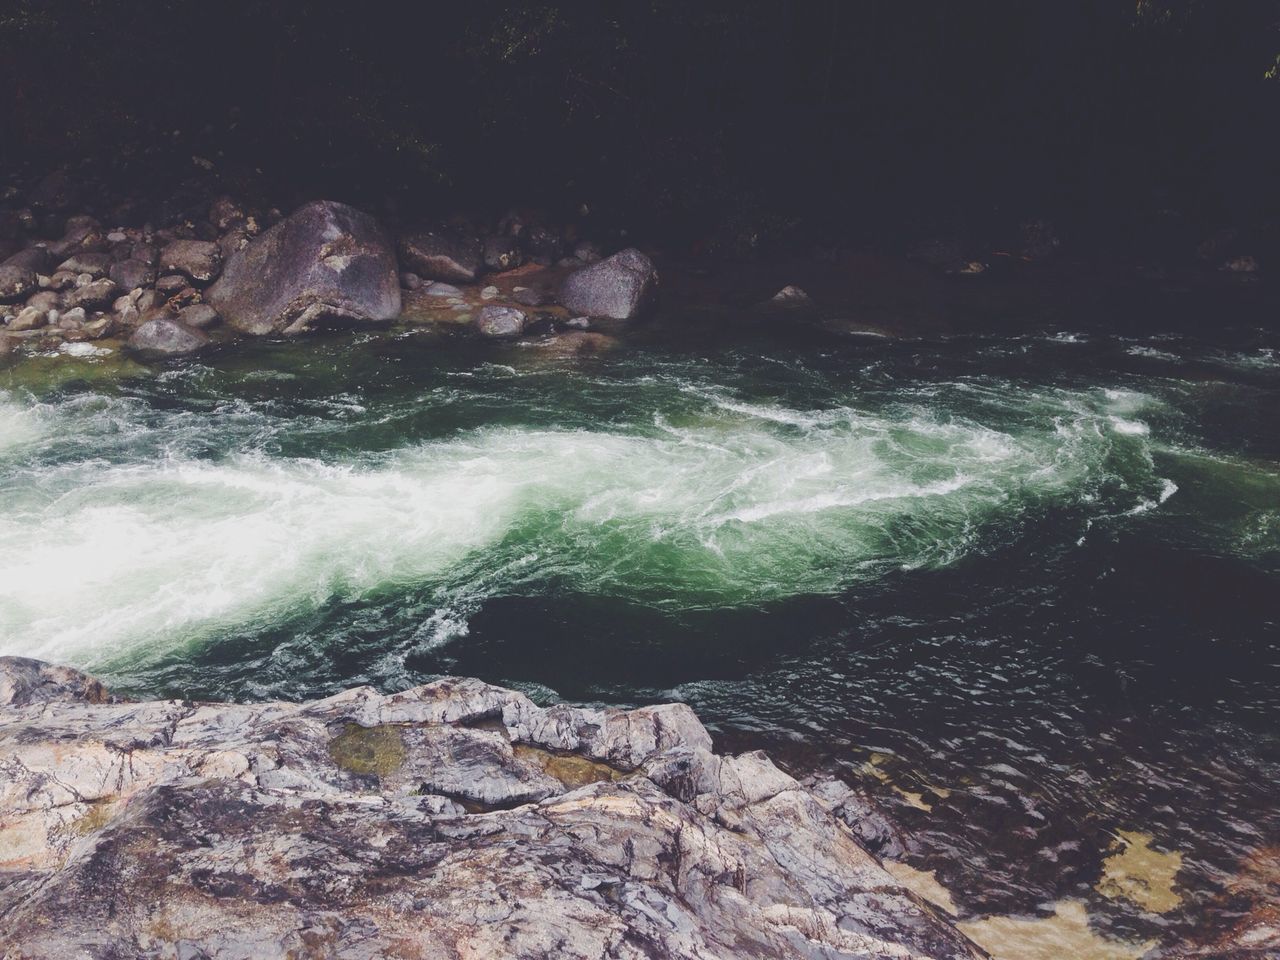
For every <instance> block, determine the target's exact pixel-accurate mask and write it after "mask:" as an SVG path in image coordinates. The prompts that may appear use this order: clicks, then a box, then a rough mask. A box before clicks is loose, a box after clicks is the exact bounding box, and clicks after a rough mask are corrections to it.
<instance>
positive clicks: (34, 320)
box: [8, 307, 49, 333]
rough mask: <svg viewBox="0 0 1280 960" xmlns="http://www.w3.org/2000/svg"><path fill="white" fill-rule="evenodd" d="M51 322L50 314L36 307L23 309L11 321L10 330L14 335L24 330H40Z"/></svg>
mask: <svg viewBox="0 0 1280 960" xmlns="http://www.w3.org/2000/svg"><path fill="white" fill-rule="evenodd" d="M48 322H49V312H48V311H47V310H39V309H37V308H35V307H23V308H22V309H21V310H19V311H18V312H17V314H15V315H14V318H13V319H12V320H10V321H9V323H8V329H9V330H11V331H12V332H14V333H18V332H20V331H22V330H38V329H40V328H41V327H43V326H44V325H45V324H46V323H48Z"/></svg>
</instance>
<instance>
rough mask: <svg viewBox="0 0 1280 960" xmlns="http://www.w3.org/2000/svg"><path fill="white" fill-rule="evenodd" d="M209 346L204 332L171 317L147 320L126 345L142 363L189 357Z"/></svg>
mask: <svg viewBox="0 0 1280 960" xmlns="http://www.w3.org/2000/svg"><path fill="white" fill-rule="evenodd" d="M208 345H209V338H208V336H206V335H205V334H204V332H203V331H200V330H194V329H192V328H191V327H188V326H187V325H186V324H185V323H181V322H179V321H178V320H176V319H170V318H169V317H156V318H155V319H152V320H147V321H146V322H145V323H143V324H142V326H140V327H138V329H137V330H135V331H134V332H133V335H132V336H131V337H129V340H128V342H127V343H126V344H125V346H126V347H127V348H128V349H129V351H130V352H132V353H133V354H135V355H136V356H138V357H141V358H142V359H143V360H167V359H169V358H170V357H187V356H190V355H191V354H193V353H198V352H199V351H200V350H203V349H204V348H205V347H206V346H208Z"/></svg>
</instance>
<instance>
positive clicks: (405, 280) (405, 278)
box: [400, 270, 422, 290]
mask: <svg viewBox="0 0 1280 960" xmlns="http://www.w3.org/2000/svg"><path fill="white" fill-rule="evenodd" d="M400 286H402V287H404V289H406V290H421V289H422V278H421V277H420V276H418V275H417V274H416V273H413V272H412V271H409V270H405V271H402V272H401V274H400Z"/></svg>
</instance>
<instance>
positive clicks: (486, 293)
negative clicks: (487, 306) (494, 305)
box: [480, 286, 498, 300]
mask: <svg viewBox="0 0 1280 960" xmlns="http://www.w3.org/2000/svg"><path fill="white" fill-rule="evenodd" d="M497 296H498V288H497V287H494V286H488V287H485V288H484V289H483V290H481V291H480V299H481V300H493V299H495V298H496V297H497Z"/></svg>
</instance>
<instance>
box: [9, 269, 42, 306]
mask: <svg viewBox="0 0 1280 960" xmlns="http://www.w3.org/2000/svg"><path fill="white" fill-rule="evenodd" d="M38 289H39V286H38V284H37V283H36V274H35V271H34V270H32V269H31V268H30V267H23V266H19V265H17V264H13V263H5V264H4V265H3V266H0V303H12V302H13V301H15V300H23V299H25V298H26V297H28V296H30V295H31V294H33V293H35V292H36V291H37V290H38Z"/></svg>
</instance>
